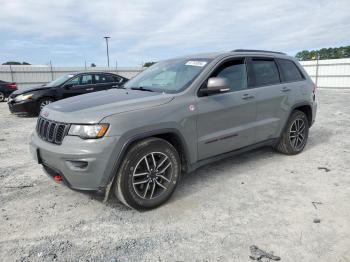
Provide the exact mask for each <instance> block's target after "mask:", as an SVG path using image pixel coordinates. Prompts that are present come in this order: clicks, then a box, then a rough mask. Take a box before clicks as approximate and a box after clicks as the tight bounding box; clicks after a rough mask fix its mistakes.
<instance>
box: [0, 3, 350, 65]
mask: <svg viewBox="0 0 350 262" xmlns="http://www.w3.org/2000/svg"><path fill="white" fill-rule="evenodd" d="M0 5H1V10H2V12H1V13H2V15H1V16H0V24H1V27H0V40H1V41H2V42H4V40H6V41H5V45H4V46H3V47H2V49H3V50H5V52H7V53H8V54H10V53H12V55H13V54H14V53H15V54H16V53H17V54H18V56H26V57H28V58H30V55H28V54H27V53H26V52H25V50H22V51H19V49H21V48H25V49H27V52H29V54H30V53H32V54H33V56H34V57H31V58H30V60H31V61H35V60H45V61H47V60H48V59H53V60H54V61H57V63H60V64H66V65H71V64H72V65H73V64H76V63H82V60H84V59H85V60H89V61H91V62H95V63H97V64H101V65H102V64H105V60H106V59H105V43H104V40H103V38H102V37H103V36H104V35H109V36H111V41H110V54H111V60H112V61H115V60H116V59H118V64H122V65H136V64H139V63H140V62H141V61H148V60H159V59H164V58H168V57H172V56H178V55H184V54H188V53H193V52H204V51H221V50H232V49H235V48H256V49H272V50H280V51H285V52H288V53H290V54H294V53H295V52H296V51H299V50H303V49H311V48H319V47H329V46H336V45H342V44H343V45H346V44H349V42H348V41H349V40H348V39H349V38H350V22H349V21H350V4H349V1H348V0H334V1H325V0H310V1H301V0H294V1H293V0H259V1H258V0H246V1H232V0H222V1H220V0H216V1H208V0H192V1H187V0H178V1H161V0H149V1H141V0H140V1H135V0H130V1H120V0H118V1H116V0H114V1H113V0H99V1H81V0H80V1H69V0H60V1H46V0H26V1H20V0H12V1H7V0H6V1H5V0H0ZM3 50H2V53H4V52H3ZM30 50H34V52H31V51H30ZM40 50H41V51H40ZM49 56H52V57H49ZM5 57H6V56H5ZM11 58H12V56H11ZM18 59H19V60H23V59H20V58H18ZM38 62H40V61H38Z"/></svg>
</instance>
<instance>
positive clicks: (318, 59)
mask: <svg viewBox="0 0 350 262" xmlns="http://www.w3.org/2000/svg"><path fill="white" fill-rule="evenodd" d="M319 61H320V53H319V52H317V60H316V79H315V85H316V86H317V84H318V68H319Z"/></svg>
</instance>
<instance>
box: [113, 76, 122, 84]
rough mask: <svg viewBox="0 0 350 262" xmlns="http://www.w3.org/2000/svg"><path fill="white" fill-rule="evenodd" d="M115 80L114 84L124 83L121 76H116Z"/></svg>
mask: <svg viewBox="0 0 350 262" xmlns="http://www.w3.org/2000/svg"><path fill="white" fill-rule="evenodd" d="M113 79H114V82H116V83H121V82H123V78H121V77H119V76H114V77H113Z"/></svg>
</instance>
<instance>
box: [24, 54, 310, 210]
mask: <svg viewBox="0 0 350 262" xmlns="http://www.w3.org/2000/svg"><path fill="white" fill-rule="evenodd" d="M315 114H316V102H315V85H314V84H313V82H312V81H311V79H310V77H309V76H308V75H307V73H306V72H305V70H304V69H303V68H302V67H301V66H300V64H299V63H298V61H297V60H295V59H294V58H292V57H289V56H287V55H285V54H283V53H279V52H269V51H259V50H234V51H232V52H227V53H215V54H202V55H193V56H188V57H182V58H176V59H171V60H166V61H161V62H158V63H156V64H155V65H153V66H152V67H150V68H149V69H147V70H145V71H144V72H142V73H140V74H139V75H137V76H136V77H135V78H133V79H132V80H130V81H129V82H127V83H126V84H125V85H124V86H122V87H120V88H119V89H111V90H106V91H101V92H97V93H92V94H86V95H81V96H77V97H73V98H68V99H64V100H61V101H58V102H55V103H52V104H50V105H48V106H46V107H44V109H43V110H42V111H41V113H40V116H39V118H38V122H37V126H36V130H35V132H34V133H33V134H32V137H31V142H30V148H31V152H32V154H33V155H34V157H35V159H36V160H37V161H38V163H39V164H42V166H43V167H44V170H45V171H46V172H47V174H48V175H49V176H51V177H53V178H54V179H55V180H56V181H62V182H63V183H64V184H66V185H67V186H68V187H70V188H72V189H76V190H84V191H94V192H100V193H103V194H105V199H107V198H108V195H109V193H110V191H111V192H114V194H115V195H116V196H117V198H118V199H119V200H120V201H121V202H123V203H124V204H125V205H127V206H129V207H132V208H135V209H151V208H155V207H157V206H159V205H161V204H163V203H164V202H165V201H167V200H168V199H169V197H170V196H171V194H172V193H173V192H174V190H175V188H176V186H177V184H178V183H179V179H180V177H181V175H182V174H184V173H187V172H191V171H193V170H195V169H197V168H198V167H200V166H202V165H204V164H207V163H210V162H212V161H216V160H219V159H221V158H223V157H227V156H232V155H234V154H237V153H241V152H244V151H247V150H250V149H253V148H257V147H261V146H272V147H274V148H276V150H277V151H279V152H282V153H284V154H288V155H293V154H298V153H300V152H301V151H302V150H303V149H304V147H305V144H306V141H307V138H308V133H309V127H310V126H311V125H312V124H313V122H314V119H315Z"/></svg>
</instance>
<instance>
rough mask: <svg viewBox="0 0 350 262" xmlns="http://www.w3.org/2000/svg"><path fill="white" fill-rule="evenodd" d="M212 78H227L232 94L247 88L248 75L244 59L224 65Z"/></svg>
mask: <svg viewBox="0 0 350 262" xmlns="http://www.w3.org/2000/svg"><path fill="white" fill-rule="evenodd" d="M211 77H224V78H226V79H227V80H228V82H229V84H230V90H231V92H233V91H239V90H243V89H246V88H247V75H246V68H245V64H244V60H243V59H240V60H233V61H229V62H226V63H224V64H222V65H221V66H219V68H218V69H217V70H216V71H215V72H214V73H213V74H212V75H211Z"/></svg>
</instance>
